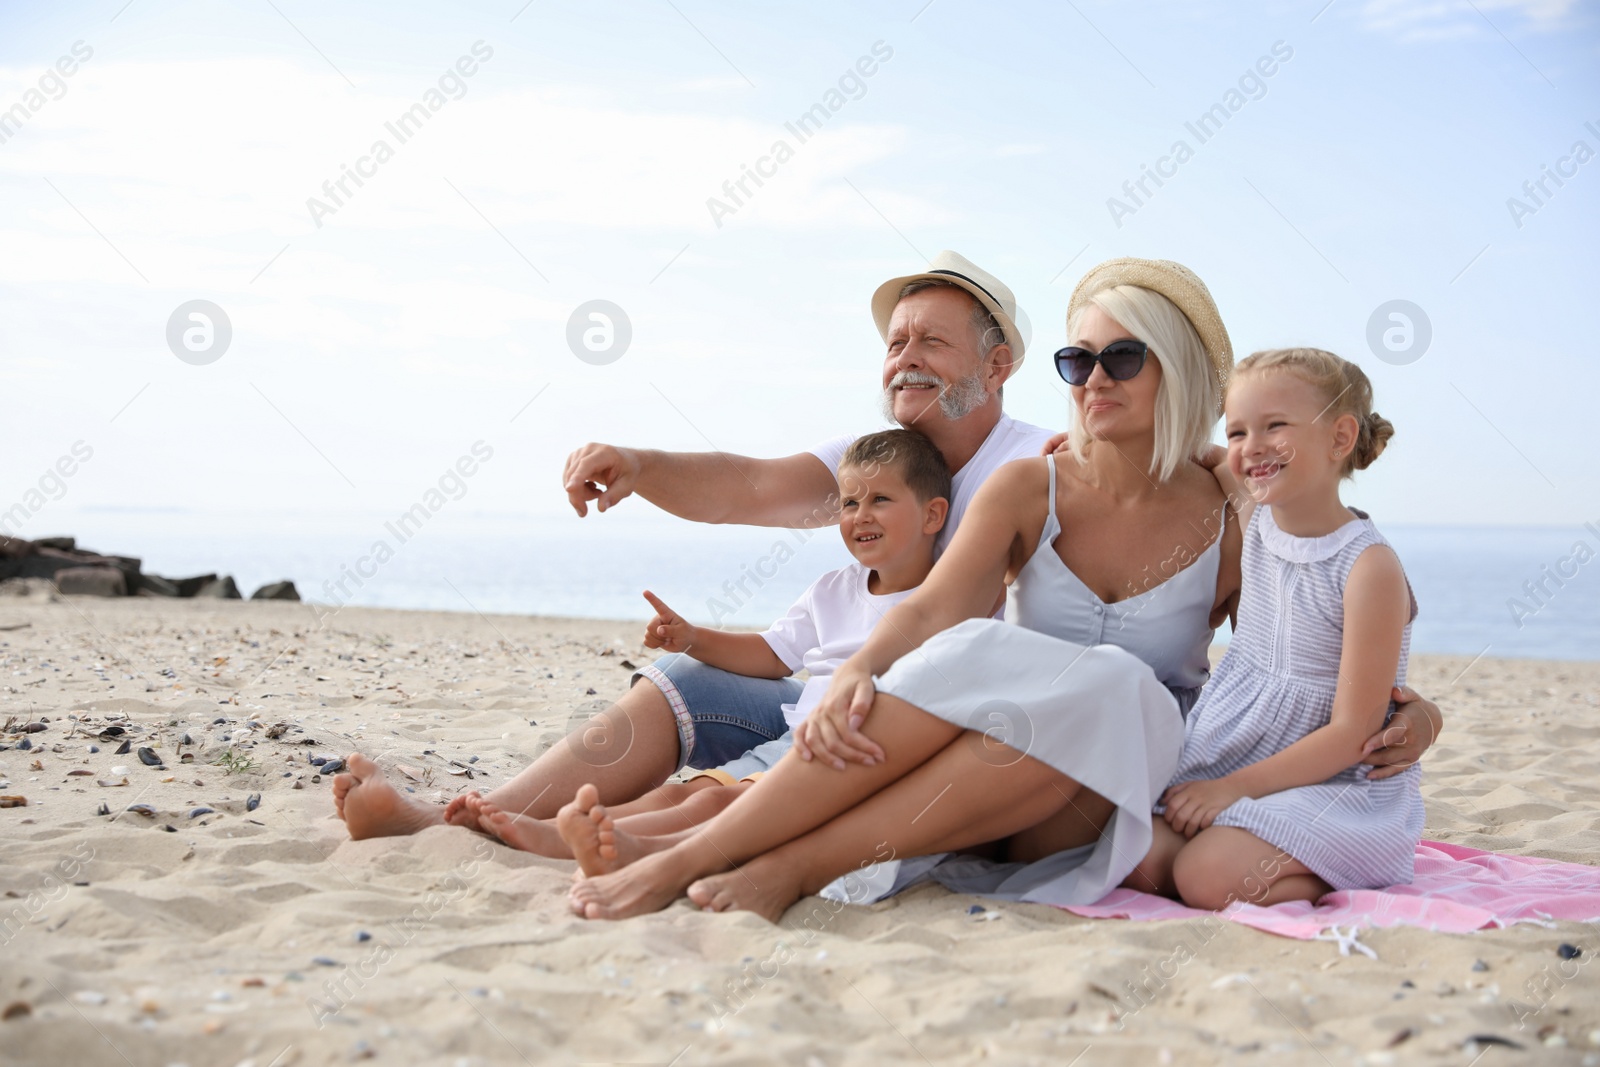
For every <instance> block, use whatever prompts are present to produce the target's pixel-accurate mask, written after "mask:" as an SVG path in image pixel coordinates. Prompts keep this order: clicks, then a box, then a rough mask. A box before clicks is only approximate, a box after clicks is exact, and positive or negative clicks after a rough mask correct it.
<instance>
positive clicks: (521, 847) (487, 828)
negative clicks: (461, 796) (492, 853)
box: [473, 798, 572, 860]
mask: <svg viewBox="0 0 1600 1067" xmlns="http://www.w3.org/2000/svg"><path fill="white" fill-rule="evenodd" d="M473 808H474V810H475V811H476V812H477V816H478V825H479V826H480V827H482V828H483V832H484V833H486V834H489V835H491V836H493V837H497V838H499V839H500V840H501V841H503V842H505V843H506V844H508V845H510V846H511V847H512V848H514V849H517V850H518V851H521V852H531V853H533V854H534V855H535V856H547V857H549V858H550V859H556V860H570V859H571V858H572V850H571V849H570V848H568V847H567V843H566V842H565V841H563V840H561V833H560V831H558V830H557V829H556V828H555V824H554V823H552V822H550V820H548V819H535V818H533V817H532V816H528V815H518V814H517V813H516V812H512V811H502V810H501V809H500V808H498V807H496V806H495V805H494V804H493V803H491V802H490V801H487V800H483V799H482V798H480V799H479V800H478V802H477V803H476V804H475V805H473Z"/></svg>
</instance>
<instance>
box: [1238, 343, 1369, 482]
mask: <svg viewBox="0 0 1600 1067" xmlns="http://www.w3.org/2000/svg"><path fill="white" fill-rule="evenodd" d="M1269 370H1279V371H1287V372H1289V373H1291V374H1296V375H1299V376H1300V378H1301V380H1302V381H1304V382H1306V383H1307V384H1309V385H1310V386H1311V387H1312V388H1313V389H1315V390H1316V391H1317V393H1318V394H1319V395H1320V396H1321V397H1322V399H1323V400H1324V401H1325V402H1326V403H1327V405H1328V406H1327V407H1326V408H1324V409H1323V411H1322V415H1327V414H1330V413H1331V414H1332V416H1333V417H1334V418H1338V417H1339V416H1340V415H1353V416H1355V420H1356V426H1357V427H1358V433H1357V435H1356V446H1355V448H1354V449H1352V450H1351V452H1350V454H1349V455H1348V456H1346V457H1345V460H1344V466H1343V468H1341V470H1340V471H1339V475H1340V477H1342V478H1348V477H1350V475H1351V474H1352V473H1353V472H1355V471H1364V470H1366V469H1367V468H1368V467H1370V466H1372V462H1373V460H1375V459H1377V458H1378V457H1379V456H1381V455H1383V449H1384V446H1386V445H1387V444H1388V443H1389V438H1391V437H1393V436H1394V423H1392V422H1390V421H1389V420H1388V419H1386V418H1384V417H1383V416H1382V415H1379V414H1378V413H1377V412H1376V411H1373V410H1372V382H1371V381H1370V380H1369V379H1368V378H1367V374H1366V372H1365V371H1363V370H1362V369H1361V368H1360V367H1358V366H1356V365H1355V364H1354V363H1351V362H1350V361H1349V360H1347V359H1340V358H1339V357H1338V356H1336V355H1334V354H1333V353H1332V352H1325V351H1323V350H1322V349H1320V348H1273V349H1269V350H1267V351H1265V352H1256V353H1253V354H1251V355H1250V356H1249V357H1248V358H1246V359H1244V360H1241V361H1240V362H1239V365H1238V366H1237V367H1235V368H1234V369H1233V381H1235V382H1237V381H1238V380H1239V379H1240V378H1242V377H1244V376H1245V375H1247V374H1260V373H1262V372H1265V371H1269ZM1322 415H1318V416H1317V417H1318V418H1319V419H1320V418H1321V417H1322Z"/></svg>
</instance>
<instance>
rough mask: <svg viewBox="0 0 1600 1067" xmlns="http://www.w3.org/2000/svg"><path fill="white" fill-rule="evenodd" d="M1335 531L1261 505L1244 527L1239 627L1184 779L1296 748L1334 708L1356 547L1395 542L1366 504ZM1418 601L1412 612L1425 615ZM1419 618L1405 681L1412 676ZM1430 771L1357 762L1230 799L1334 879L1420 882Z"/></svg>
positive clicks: (1210, 693)
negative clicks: (1313, 532)
mask: <svg viewBox="0 0 1600 1067" xmlns="http://www.w3.org/2000/svg"><path fill="white" fill-rule="evenodd" d="M1351 510H1352V512H1353V513H1354V515H1355V518H1353V519H1352V520H1351V521H1350V522H1347V523H1345V524H1344V525H1343V526H1341V527H1339V529H1337V530H1335V531H1334V532H1333V533H1331V534H1328V535H1326V536H1324V537H1294V536H1292V535H1290V534H1286V533H1284V532H1283V531H1282V530H1281V529H1279V528H1278V525H1277V523H1275V522H1274V521H1273V519H1272V509H1271V508H1268V507H1260V508H1257V509H1256V512H1255V515H1254V517H1253V518H1252V519H1251V521H1250V526H1249V527H1248V529H1246V531H1245V539H1244V553H1243V568H1244V583H1243V588H1242V590H1241V592H1240V597H1239V614H1238V620H1239V622H1238V626H1237V627H1236V628H1235V630H1234V634H1233V640H1232V642H1231V643H1230V644H1229V645H1228V652H1227V654H1226V655H1225V656H1224V657H1223V659H1222V662H1221V663H1220V664H1218V666H1217V669H1216V672H1215V673H1214V675H1213V676H1212V679H1211V682H1210V684H1209V685H1207V686H1206V687H1205V689H1204V690H1203V691H1202V692H1201V695H1200V701H1199V703H1197V704H1196V705H1195V708H1194V710H1193V711H1191V712H1190V713H1189V717H1188V720H1187V722H1186V723H1185V725H1184V742H1183V755H1182V756H1181V757H1180V759H1179V761H1178V771H1177V774H1176V775H1175V776H1174V777H1173V784H1177V783H1179V782H1188V781H1194V780H1196V779H1211V778H1221V777H1224V776H1225V775H1228V774H1231V773H1232V772H1234V771H1236V770H1239V769H1240V768H1242V767H1246V766H1248V765H1250V764H1252V763H1258V762H1260V761H1261V760H1263V759H1266V758H1267V757H1268V756H1271V755H1273V754H1275V753H1277V752H1281V751H1282V750H1283V749H1286V748H1288V747H1289V746H1290V745H1292V744H1293V743H1294V742H1296V741H1298V740H1300V739H1301V738H1302V737H1304V736H1306V735H1307V734H1309V733H1311V732H1312V731H1313V730H1315V729H1317V728H1319V727H1321V726H1324V725H1326V724H1327V722H1328V720H1329V716H1330V715H1331V713H1332V711H1333V697H1334V692H1335V690H1336V689H1337V688H1338V684H1339V658H1340V651H1341V645H1342V642H1343V639H1344V586H1345V580H1346V579H1347V578H1348V577H1349V575H1350V568H1351V567H1352V566H1354V565H1355V562H1356V557H1358V556H1360V555H1361V553H1362V552H1364V551H1366V550H1367V549H1368V548H1370V547H1372V546H1373V545H1384V544H1387V543H1388V542H1386V541H1385V540H1384V539H1383V537H1382V535H1380V534H1379V533H1378V531H1377V528H1376V527H1374V526H1373V525H1372V522H1371V520H1370V519H1368V518H1367V516H1366V515H1365V514H1363V513H1361V512H1359V511H1355V510H1354V509H1351ZM1416 614H1417V607H1416V599H1415V597H1413V598H1412V601H1411V616H1412V618H1413V619H1415V618H1416ZM1410 640H1411V625H1410V623H1409V622H1408V623H1407V624H1406V629H1405V636H1404V637H1403V638H1402V641H1401V646H1400V666H1399V669H1398V671H1397V672H1396V674H1395V684H1396V685H1401V684H1403V683H1404V682H1405V675H1406V657H1407V651H1408V649H1409V646H1410ZM1421 779H1422V771H1421V769H1420V768H1419V767H1417V766H1412V767H1410V768H1408V769H1407V770H1406V771H1405V772H1404V773H1402V774H1397V775H1395V776H1393V777H1391V778H1384V779H1381V780H1378V781H1369V780H1368V779H1367V768H1366V767H1365V766H1362V765H1359V764H1358V765H1356V766H1354V767H1351V768H1349V769H1347V770H1344V771H1340V772H1339V773H1338V774H1336V775H1334V776H1333V777H1332V778H1330V779H1328V780H1327V781H1325V782H1321V783H1318V784H1316V785H1308V786H1301V787H1299V788H1295V789H1286V790H1283V791H1282V792H1279V793H1273V794H1271V795H1269V796H1264V797H1261V798H1260V799H1257V800H1251V799H1244V800H1240V801H1237V802H1235V803H1234V804H1232V805H1230V806H1229V807H1228V808H1227V809H1225V810H1224V811H1223V812H1222V813H1221V814H1220V815H1219V816H1217V819H1216V821H1215V825H1217V826H1237V827H1239V828H1240V829H1243V830H1248V831H1249V832H1250V833H1252V834H1254V835H1255V836H1257V837H1259V838H1261V839H1262V840H1264V841H1266V842H1267V843H1268V844H1271V845H1275V846H1277V847H1278V848H1281V849H1283V850H1284V851H1285V852H1287V853H1288V854H1289V855H1291V856H1293V857H1294V858H1295V859H1297V860H1299V861H1300V862H1301V863H1303V864H1305V865H1306V866H1307V867H1309V868H1310V869H1311V870H1312V871H1313V872H1315V873H1316V875H1317V876H1318V877H1319V878H1321V879H1322V880H1323V881H1325V882H1327V883H1328V884H1329V885H1331V886H1332V887H1333V888H1334V889H1376V888H1380V887H1382V886H1388V885H1397V884H1400V883H1404V882H1409V881H1411V878H1412V874H1413V863H1414V859H1415V855H1416V847H1417V842H1418V841H1419V840H1420V839H1421V837H1422V817H1423V811H1422V794H1421V792H1420V785H1421Z"/></svg>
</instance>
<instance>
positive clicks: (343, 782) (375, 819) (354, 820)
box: [333, 752, 444, 841]
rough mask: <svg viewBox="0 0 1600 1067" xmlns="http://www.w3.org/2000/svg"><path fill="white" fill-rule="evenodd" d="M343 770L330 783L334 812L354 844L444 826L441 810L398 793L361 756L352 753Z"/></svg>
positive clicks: (374, 765)
mask: <svg viewBox="0 0 1600 1067" xmlns="http://www.w3.org/2000/svg"><path fill="white" fill-rule="evenodd" d="M345 766H347V767H348V768H349V771H348V772H345V773H341V774H338V775H335V776H334V779H333V808H334V811H336V812H337V813H338V815H339V818H341V819H343V820H344V824H345V827H346V828H347V829H348V830H349V831H350V837H351V838H352V839H353V840H356V841H360V840H362V839H363V838H368V837H400V836H402V835H405V834H414V833H416V832H417V831H418V830H425V829H427V828H428V827H430V826H439V825H442V824H443V823H444V810H443V809H442V808H439V807H437V806H436V805H433V804H426V803H424V802H422V801H420V800H414V799H412V798H410V797H408V796H406V795H405V794H404V793H402V792H400V791H399V790H398V789H396V788H395V787H394V786H392V785H390V784H389V783H388V781H387V780H385V779H384V777H383V772H382V771H381V770H379V769H378V765H377V764H376V763H373V762H372V761H371V760H370V759H368V758H367V757H365V756H363V755H362V754H361V753H359V752H352V753H351V754H350V758H349V759H348V760H346V761H345Z"/></svg>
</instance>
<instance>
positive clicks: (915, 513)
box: [839, 464, 949, 570]
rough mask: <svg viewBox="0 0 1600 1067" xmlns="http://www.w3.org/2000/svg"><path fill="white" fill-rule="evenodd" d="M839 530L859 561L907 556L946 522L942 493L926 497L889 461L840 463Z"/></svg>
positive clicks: (888, 561) (878, 563)
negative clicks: (858, 464) (862, 464)
mask: <svg viewBox="0 0 1600 1067" xmlns="http://www.w3.org/2000/svg"><path fill="white" fill-rule="evenodd" d="M839 505H840V511H839V533H840V534H841V535H843V537H844V543H845V547H846V548H848V549H849V550H850V554H851V555H852V556H854V557H855V558H856V560H857V562H859V563H860V564H861V565H862V566H863V567H870V568H872V569H874V570H876V569H879V568H882V567H885V566H888V567H893V566H895V565H896V564H899V563H902V562H905V561H907V560H909V559H910V558H912V557H913V556H914V555H915V554H916V553H917V552H918V551H920V550H922V549H923V548H924V546H925V545H926V544H928V543H930V542H931V540H932V538H933V536H934V535H935V534H937V533H938V532H939V529H940V527H942V526H943V525H944V516H945V512H946V510H947V508H948V507H949V504H948V502H947V501H945V500H944V498H942V497H940V498H938V499H935V500H931V501H928V502H926V503H924V502H923V501H921V500H918V499H917V494H916V493H913V492H912V491H911V487H910V486H908V485H906V483H905V480H904V479H903V478H901V477H900V473H899V472H898V471H897V470H895V469H894V468H892V467H891V466H889V465H888V464H875V465H873V466H871V467H848V466H847V467H840V468H839Z"/></svg>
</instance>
